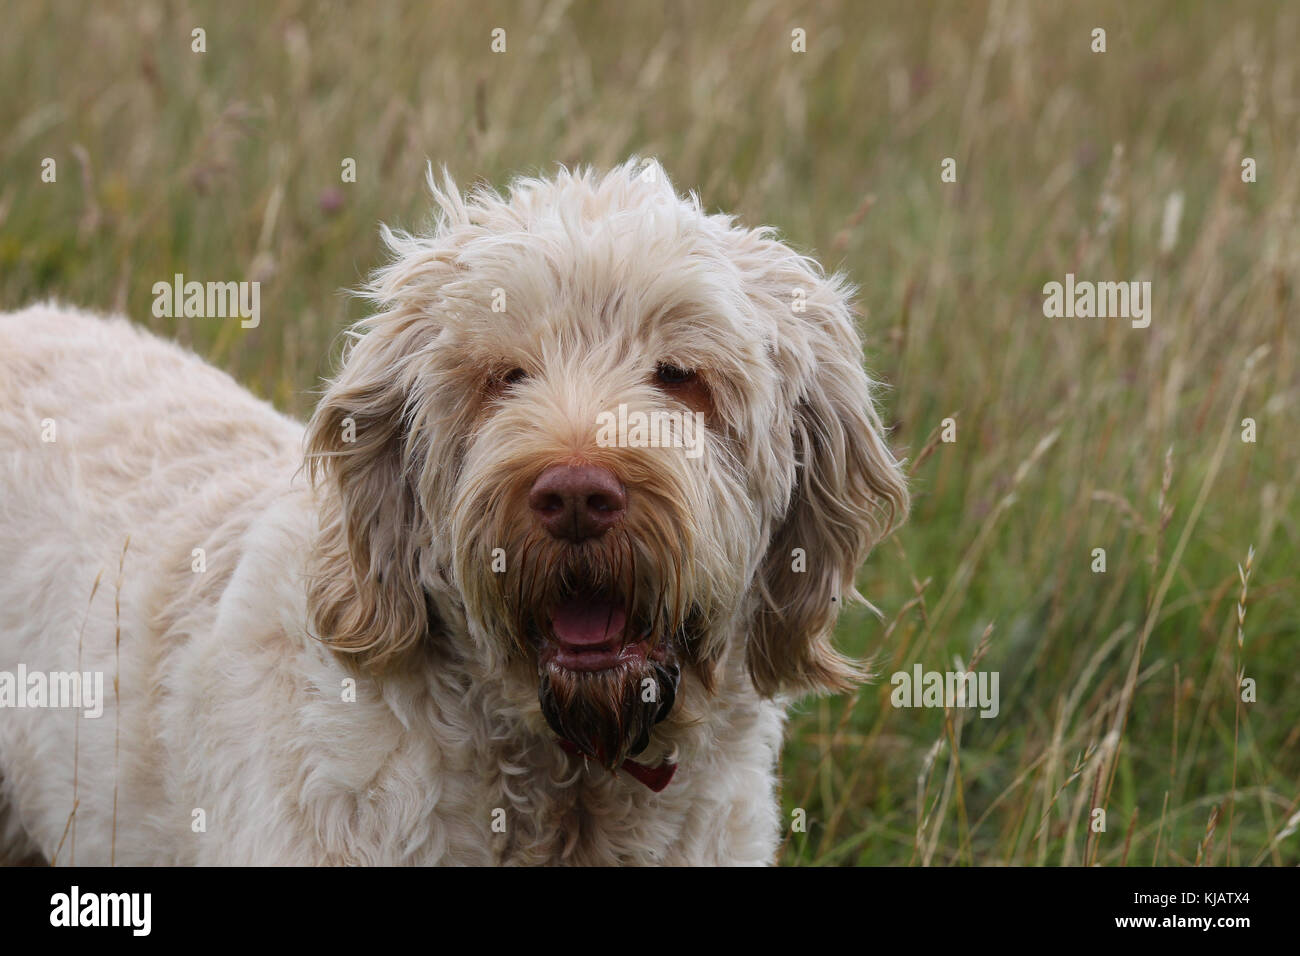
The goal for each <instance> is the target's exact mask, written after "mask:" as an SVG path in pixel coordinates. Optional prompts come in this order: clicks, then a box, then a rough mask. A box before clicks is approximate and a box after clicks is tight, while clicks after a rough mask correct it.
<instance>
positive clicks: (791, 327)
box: [746, 233, 908, 696]
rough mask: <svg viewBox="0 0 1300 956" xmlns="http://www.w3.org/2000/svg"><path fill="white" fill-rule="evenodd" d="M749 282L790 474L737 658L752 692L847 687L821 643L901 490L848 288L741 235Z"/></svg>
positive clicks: (838, 663)
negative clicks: (777, 396) (788, 412)
mask: <svg viewBox="0 0 1300 956" xmlns="http://www.w3.org/2000/svg"><path fill="white" fill-rule="evenodd" d="M747 245H748V247H749V252H750V255H749V256H748V257H747V258H748V264H749V265H750V266H751V269H750V270H747V271H748V272H749V274H748V275H747V277H746V281H747V284H748V285H749V288H750V290H751V292H752V293H754V294H756V295H757V299H758V301H760V303H761V304H762V305H763V306H764V307H765V309H766V310H767V311H770V312H772V313H773V314H775V315H776V317H777V324H776V328H777V334H776V339H775V341H774V342H773V344H772V355H773V357H774V360H775V362H776V365H777V370H778V374H779V377H780V379H781V380H782V382H783V383H784V384H785V385H786V386H787V387H788V388H790V389H791V393H790V394H789V395H788V398H787V400H788V401H789V402H790V404H791V405H792V406H793V417H792V419H788V420H787V421H789V423H790V427H791V431H792V440H793V450H794V457H795V473H794V478H793V488H792V491H791V498H790V503H789V507H788V508H787V510H786V512H785V515H784V518H783V519H782V520H781V521H780V522H779V523H778V525H777V527H776V530H775V531H774V533H773V536H772V541H771V546H770V548H769V550H768V552H767V556H766V558H765V560H764V564H763V567H762V569H761V571H760V579H761V580H760V599H759V606H758V611H757V614H756V615H755V620H754V624H753V627H752V629H751V635H750V641H749V645H748V648H747V652H746V661H747V664H748V667H749V672H750V675H751V676H752V677H753V680H754V685H755V687H756V688H757V689H758V690H759V692H760V693H762V694H764V695H769V696H770V695H772V694H775V693H778V692H788V693H803V692H808V691H840V690H847V689H849V688H851V687H853V686H854V685H855V684H857V683H858V682H860V681H861V680H862V678H863V674H862V672H861V670H860V668H859V667H858V665H857V664H856V663H855V662H854V661H852V660H850V659H848V658H846V657H844V656H842V655H841V654H839V653H838V652H837V651H836V650H835V648H834V647H833V646H832V645H831V636H832V632H833V630H834V626H835V620H836V617H837V616H838V614H839V612H840V610H841V608H842V607H843V606H844V603H845V601H846V600H849V599H858V600H861V595H859V594H858V592H857V590H856V589H855V587H854V576H855V573H856V571H857V569H858V567H859V565H861V564H862V562H863V561H864V560H865V559H866V557H867V554H868V553H869V552H870V551H871V548H872V547H873V546H874V545H875V543H876V542H877V541H878V540H880V538H882V537H883V536H884V535H885V534H886V533H888V531H889V529H890V528H892V527H893V526H894V524H896V523H897V522H899V521H901V520H902V518H903V517H904V516H905V514H906V512H907V507H908V495H907V484H906V480H905V478H904V475H903V472H902V469H901V468H900V466H899V463H898V461H897V460H896V459H895V457H894V455H893V453H892V452H891V451H890V449H889V446H888V445H887V444H886V442H885V439H884V436H883V429H882V427H881V423H880V417H879V415H878V414H877V412H876V408H875V404H874V401H873V397H872V383H871V380H870V379H869V378H868V377H867V374H866V372H865V371H864V370H863V367H862V360H863V356H862V343H861V341H860V339H859V337H858V333H857V330H856V328H855V326H854V322H853V314H852V310H851V305H850V303H851V297H852V289H851V287H849V286H848V284H847V283H846V282H845V281H844V280H842V279H841V278H840V277H838V276H834V277H827V276H826V275H825V274H824V273H823V272H822V270H821V268H820V266H818V265H817V263H815V262H814V261H813V260H811V259H808V258H806V257H804V256H800V255H797V254H796V253H794V252H793V251H791V250H790V249H789V248H788V247H786V246H785V245H784V244H781V243H778V242H776V241H775V240H773V239H771V238H769V237H767V236H766V235H763V236H761V237H760V236H756V235H755V234H752V233H751V234H750V236H749V237H748V242H747Z"/></svg>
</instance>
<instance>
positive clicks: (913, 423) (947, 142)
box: [0, 0, 1300, 865]
mask: <svg viewBox="0 0 1300 956" xmlns="http://www.w3.org/2000/svg"><path fill="white" fill-rule="evenodd" d="M5 26H6V29H5V30H4V32H3V34H0V89H3V91H4V92H3V94H0V307H4V308H12V307H17V306H20V305H22V304H24V303H26V302H28V301H30V300H31V299H33V298H35V297H39V296H47V295H57V296H59V297H61V298H63V299H65V300H69V301H73V302H76V303H80V304H85V305H89V306H93V307H97V308H102V309H120V310H123V311H126V312H129V313H130V314H131V315H133V316H134V317H136V318H137V319H138V320H139V321H142V322H145V323H148V324H150V325H152V326H153V327H155V328H157V329H158V330H159V331H160V332H163V333H165V334H168V335H175V336H178V337H179V338H181V339H182V340H184V341H187V342H189V343H191V344H192V345H193V347H194V348H196V349H197V350H198V351H199V352H200V353H202V354H204V355H206V356H207V357H209V358H210V359H211V360H212V361H214V362H216V363H217V364H219V365H221V366H222V367H224V368H226V369H228V370H229V371H231V373H232V374H234V375H235V376H236V377H238V378H239V379H240V380H241V381H242V382H244V383H246V384H247V385H248V386H249V387H250V388H252V389H253V390H254V391H255V392H257V393H259V394H261V395H263V396H265V397H267V398H269V399H271V400H273V401H274V402H275V403H276V404H277V405H279V406H280V407H282V408H284V409H286V410H288V411H291V412H294V413H297V414H299V415H303V414H305V413H306V412H307V411H308V410H309V409H310V408H311V405H312V403H313V397H314V396H313V389H314V388H315V387H316V384H317V382H318V377H319V375H320V373H321V372H323V371H324V370H326V369H327V368H328V367H329V365H330V363H331V361H332V358H333V356H334V355H335V354H337V353H336V349H337V347H338V344H339V342H338V332H339V330H340V329H342V328H343V327H344V326H345V325H346V324H347V323H348V322H350V321H352V320H355V319H356V318H359V317H360V309H361V308H362V305H361V304H360V303H359V302H357V301H355V300H352V299H350V298H349V297H348V296H346V295H344V294H342V293H341V290H343V289H344V288H347V287H354V286H356V285H357V284H358V283H359V282H360V281H361V279H362V277H363V276H364V275H365V274H366V272H367V271H368V270H369V269H370V268H372V267H374V266H375V265H377V264H378V263H379V261H380V259H381V250H380V247H379V242H378V237H377V232H376V224H377V223H378V222H379V221H381V220H383V221H387V222H390V223H393V224H395V225H407V226H413V225H419V224H420V222H421V221H422V220H423V219H424V217H425V216H426V214H427V207H426V203H425V200H424V196H423V194H422V185H421V184H422V176H423V170H424V164H425V162H426V159H432V160H433V161H434V162H435V163H444V162H445V163H446V164H447V165H448V166H449V168H450V169H451V171H452V172H453V174H455V175H456V176H457V177H458V178H459V179H460V180H461V182H462V183H469V182H471V181H473V180H475V179H478V178H482V179H486V180H487V181H489V182H493V183H496V184H502V183H504V182H505V181H506V180H507V178H508V177H509V175H510V174H511V173H514V172H519V171H537V170H543V171H544V170H547V169H550V168H552V167H553V164H554V163H555V162H557V161H558V162H565V163H576V162H591V163H595V164H598V165H609V164H612V163H614V162H617V161H619V160H621V159H623V158H626V157H627V156H629V155H632V154H637V155H655V156H658V157H660V158H661V159H662V160H663V162H664V163H665V165H666V167H667V168H668V170H669V172H670V173H671V174H672V175H673V176H674V178H675V180H676V182H677V183H678V185H679V186H680V187H682V188H694V189H697V190H698V191H699V192H700V193H701V195H702V197H703V199H704V201H705V203H706V205H707V206H708V207H710V208H717V209H725V210H727V211H730V212H734V213H737V214H739V215H740V216H741V217H742V218H743V219H744V220H746V221H748V222H750V223H753V224H758V223H771V224H775V225H778V226H780V227H781V229H782V230H783V232H784V234H785V235H786V237H787V238H788V239H789V240H790V241H791V242H792V243H794V244H795V245H797V246H799V247H801V248H803V249H806V250H809V251H812V252H814V253H815V254H817V255H818V256H819V257H820V258H821V259H822V260H823V261H825V262H827V264H828V265H831V266H833V267H837V268H841V269H843V270H845V271H846V272H847V273H849V275H851V276H852V277H853V279H854V280H855V281H856V282H857V283H858V284H859V285H860V286H861V307H862V311H863V315H864V319H863V324H864V329H865V331H866V341H867V356H866V359H867V361H868V364H869V366H870V367H871V368H872V370H873V371H874V372H875V373H876V374H877V375H878V376H879V377H880V378H881V379H883V380H884V381H885V382H887V383H889V385H890V390H889V391H888V392H887V393H885V395H884V402H885V406H886V415H887V418H888V420H889V421H891V422H892V423H894V426H895V427H894V431H893V441H894V442H895V444H896V445H897V446H898V447H899V448H900V449H902V450H904V452H905V453H907V454H909V455H910V456H911V459H912V460H911V464H910V467H911V468H912V474H913V481H914V493H915V507H914V510H913V513H912V516H911V519H910V521H909V522H908V523H907V525H905V526H904V528H903V529H902V530H901V531H899V532H898V533H897V534H896V535H895V536H894V537H893V538H891V539H890V540H889V541H887V542H885V543H883V544H882V545H881V546H880V548H879V549H878V550H877V552H876V554H875V555H874V556H873V558H872V560H871V561H870V562H869V563H868V565H867V566H866V567H865V568H864V570H863V572H862V575H861V587H862V589H863V590H864V592H865V593H866V594H867V595H868V596H869V597H871V599H872V600H873V601H874V603H875V604H877V605H878V606H879V607H880V608H882V610H883V611H884V615H885V617H884V620H883V621H877V620H876V619H875V618H873V617H870V616H868V615H867V614H865V613H863V612H857V613H851V614H849V615H847V616H846V619H845V621H844V624H843V628H842V635H841V642H842V643H843V644H844V646H846V647H848V648H850V649H852V650H853V651H854V652H856V653H858V654H860V655H863V656H867V657H869V658H871V659H872V660H873V662H874V666H875V669H876V672H877V673H878V674H879V675H881V677H880V679H879V680H878V681H877V682H876V683H874V684H872V685H869V686H867V687H865V688H864V689H863V690H862V691H861V692H860V693H859V694H858V695H857V696H856V697H853V698H836V699H826V700H808V701H804V702H803V703H802V704H801V705H800V706H799V707H798V709H797V711H796V713H795V715H794V717H793V719H792V722H791V726H790V733H789V743H788V746H787V749H786V752H785V756H784V758H783V759H784V774H783V777H784V782H783V801H784V804H785V810H786V812H787V819H792V818H793V812H794V811H795V810H796V808H798V809H802V810H803V811H804V813H805V815H806V820H807V826H806V830H805V832H798V833H791V834H790V835H789V838H788V839H787V840H786V842H785V844H784V845H783V849H782V854H781V859H782V861H783V862H786V863H791V864H803V865H825V864H881V863H890V864H908V863H910V864H913V865H949V864H975V865H996V864H1075V865H1077V864H1094V863H1095V864H1102V865H1119V864H1149V863H1158V864H1194V863H1201V864H1205V865H1213V864H1224V863H1232V864H1253V863H1265V864H1292V865H1294V864H1296V863H1298V862H1300V834H1298V833H1297V832H1296V830H1297V824H1300V816H1297V811H1300V786H1298V785H1297V781H1298V780H1300V679H1298V676H1297V675H1298V674H1300V669H1298V668H1297V665H1296V663H1295V662H1296V660H1297V654H1296V648H1297V641H1298V640H1300V614H1298V613H1297V612H1298V610H1300V606H1298V605H1300V600H1298V597H1297V595H1298V593H1300V588H1297V569H1298V568H1300V546H1298V544H1300V542H1298V539H1300V527H1298V521H1297V518H1298V516H1300V506H1298V504H1297V499H1296V488H1295V485H1296V481H1295V479H1296V475H1297V473H1298V472H1300V442H1297V441H1296V439H1295V436H1296V410H1297V402H1298V400H1300V376H1298V375H1297V362H1296V358H1297V356H1296V345H1297V343H1296V333H1297V308H1296V279H1297V264H1298V262H1300V242H1298V240H1300V230H1298V227H1297V218H1296V210H1297V208H1298V203H1300V75H1298V68H1297V59H1296V56H1295V50H1296V49H1297V48H1300V43H1297V40H1300V10H1297V9H1295V8H1292V7H1288V6H1287V5H1282V4H1272V3H1233V4H1228V3H1199V4H1198V3H1183V2H1168V3H1150V4H1126V3H1122V2H1115V3H1099V4H1089V5H1083V4H1065V3H1028V2H1001V3H989V4H979V3H964V2H949V3H933V4H922V3H902V2H900V3H884V4H872V5H871V7H870V9H869V10H868V9H866V8H865V7H864V6H863V5H860V4H853V3H848V2H845V3H842V4H832V3H816V4H812V3H797V4H787V3H774V2H759V3H754V4H748V5H743V6H742V5H717V4H690V3H687V2H684V0H683V2H676V3H670V4H667V5H663V6H662V7H661V6H660V5H654V4H617V5H615V4H594V3H590V4H589V3H565V2H562V0H558V2H526V3H522V4H505V3H498V2H478V3H472V4H470V3H446V4H443V3H423V4H418V5H411V6H410V7H399V6H397V5H387V4H385V5H379V6H378V7H373V8H367V9H366V10H365V11H364V12H362V11H361V9H360V8H357V7H355V6H352V5H345V4H333V5H331V4H321V5H316V4H310V5H309V4H306V3H301V2H296V0H272V2H267V3H259V4H247V5H242V4H219V5H218V4H213V5H200V4H186V3H142V4H126V3H105V4H97V5H94V6H93V7H92V6H85V5H81V4H72V3H61V2H55V3H46V4H21V5H15V7H14V8H13V9H10V10H8V11H6V25H5ZM195 26H202V27H204V28H205V30H206V43H207V52H206V53H204V54H197V53H193V52H191V48H190V46H191V34H190V31H191V30H192V29H193V28H194V27H195ZM498 26H499V27H503V28H505V29H506V31H507V44H508V46H507V52H506V53H505V54H504V55H495V54H493V53H491V52H490V50H489V43H490V31H491V30H492V29H493V28H494V27H498ZM794 27H802V28H803V29H805V30H806V31H807V37H808V40H807V42H808V52H807V53H805V54H795V53H792V52H791V49H790V31H791V29H792V28H794ZM1094 27H1104V28H1105V29H1106V31H1107V50H1106V52H1105V53H1093V52H1091V50H1090V43H1091V31H1092V30H1093V28H1094ZM1246 156H1249V157H1252V158H1253V159H1255V161H1256V163H1257V167H1258V178H1257V181H1256V182H1254V183H1243V182H1242V179H1241V160H1242V158H1243V157H1246ZM44 157H52V158H54V159H55V160H56V162H57V172H58V180H57V182H56V183H50V184H46V183H42V182H41V181H40V178H39V176H40V169H41V161H42V159H43V158H44ZM345 157H352V158H354V159H355V160H356V162H357V169H358V175H357V181H356V183H351V184H344V183H341V182H340V164H341V163H342V161H343V159H344V158H345ZM947 157H951V158H953V159H955V160H956V164H957V165H956V169H957V182H956V183H943V182H941V181H940V175H939V173H940V163H941V161H942V160H943V159H944V158H947ZM174 272H184V273H185V274H186V275H187V278H190V277H192V278H197V279H199V280H205V279H222V280H226V279H235V278H241V279H260V280H261V281H262V323H261V326H260V327H259V328H257V329H253V330H242V329H240V328H239V326H238V323H235V322H213V321H205V320H184V319H181V320H176V321H172V320H159V319H154V318H152V316H151V314H150V306H151V303H152V293H151V286H152V283H153V282H155V281H159V280H167V279H169V278H170V276H171V275H172V274H173V273H174ZM1069 272H1072V273H1074V274H1076V275H1077V276H1078V277H1079V278H1081V279H1083V278H1088V279H1093V280H1096V281H1119V280H1129V279H1149V280H1150V281H1151V282H1152V288H1153V293H1154V305H1153V320H1152V322H1151V326H1150V327H1149V328H1147V329H1144V330H1143V329H1133V328H1131V327H1130V326H1129V324H1128V323H1127V322H1126V321H1122V320H1104V319H1047V318H1044V316H1043V314H1042V298H1043V297H1042V291H1041V290H1042V287H1043V285H1044V283H1046V282H1049V281H1063V279H1064V276H1065V274H1066V273H1069ZM948 417H951V418H953V419H954V420H955V423H956V441H954V442H943V441H938V440H937V437H938V435H939V433H940V429H941V423H942V421H943V419H945V418H948ZM1247 417H1249V418H1252V419H1254V420H1255V422H1256V427H1257V433H1258V434H1257V440H1256V441H1255V442H1254V443H1246V442H1243V441H1242V440H1241V437H1240V436H1241V431H1242V424H1241V423H1242V419H1244V418H1247ZM1094 548H1104V549H1105V551H1106V570H1105V572H1104V573H1095V572H1094V571H1093V570H1092V566H1093V561H1094V558H1093V554H1092V552H1093V549H1094ZM1248 556H1249V557H1248ZM1239 564H1240V565H1242V566H1243V568H1244V567H1246V566H1247V564H1249V567H1250V576H1249V587H1248V589H1247V588H1246V584H1245V572H1244V570H1243V571H1242V572H1240V573H1239V571H1238V565H1239ZM1243 614H1244V618H1242V616H1241V615H1243ZM1239 626H1240V628H1241V631H1240V634H1239ZM977 656H978V657H979V658H980V667H981V669H984V670H995V671H997V672H998V673H999V674H1000V680H1001V713H1000V714H999V716H998V717H997V718H996V719H992V720H983V719H980V718H979V717H977V716H975V715H974V714H973V713H972V712H970V711H957V710H954V711H953V712H950V713H945V712H944V711H942V710H933V709H930V710H925V709H898V708H894V707H892V706H891V705H890V702H889V695H890V691H891V690H892V688H891V686H890V684H889V681H888V677H889V675H890V674H891V673H893V672H894V671H897V670H909V669H910V668H911V667H912V665H913V664H914V663H917V662H920V663H921V664H923V665H924V666H925V667H926V668H927V669H931V670H948V669H951V662H952V661H954V660H956V659H960V660H962V661H966V662H969V661H971V660H973V659H974V658H976V657H977ZM1239 675H1244V677H1246V678H1250V679H1252V680H1254V681H1255V700H1254V701H1253V702H1248V703H1247V702H1242V701H1241V700H1240V695H1239V694H1238V692H1237V688H1238V683H1239ZM1098 808H1100V809H1104V810H1105V821H1106V825H1105V830H1104V832H1094V830H1093V828H1092V826H1091V823H1092V821H1093V819H1094V816H1095V814H1094V811H1095V810H1096V809H1098Z"/></svg>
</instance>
